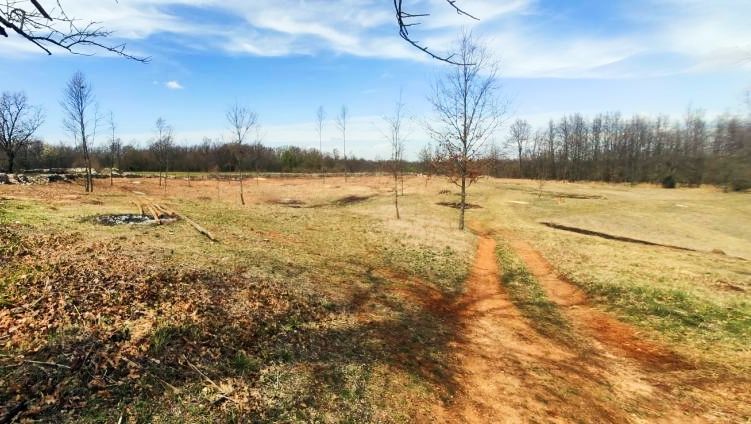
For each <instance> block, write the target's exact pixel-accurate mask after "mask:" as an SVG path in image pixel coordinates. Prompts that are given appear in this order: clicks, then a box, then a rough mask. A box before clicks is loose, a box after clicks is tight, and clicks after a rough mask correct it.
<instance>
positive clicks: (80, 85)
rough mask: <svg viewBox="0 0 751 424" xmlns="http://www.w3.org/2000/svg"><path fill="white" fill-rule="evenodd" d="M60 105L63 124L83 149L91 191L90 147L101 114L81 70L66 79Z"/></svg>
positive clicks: (89, 189) (92, 91)
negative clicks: (62, 113)
mask: <svg viewBox="0 0 751 424" xmlns="http://www.w3.org/2000/svg"><path fill="white" fill-rule="evenodd" d="M61 105H62V107H63V111H64V118H63V125H64V127H65V129H66V130H67V131H68V132H69V133H70V134H71V135H72V136H73V139H74V140H75V141H76V144H79V145H80V146H81V150H82V151H83V160H84V164H85V166H86V185H85V188H86V192H87V193H90V192H93V191H94V180H93V178H92V173H91V153H90V147H91V145H92V144H93V143H94V138H95V137H96V131H97V127H98V125H99V122H100V121H101V115H100V114H99V108H98V106H97V105H96V103H95V97H94V89H93V87H92V86H91V83H89V82H88V81H87V80H86V77H85V76H84V74H83V73H82V72H80V71H79V72H76V73H75V74H73V76H72V77H71V79H70V81H68V84H67V85H66V87H65V92H64V94H63V100H62V102H61Z"/></svg>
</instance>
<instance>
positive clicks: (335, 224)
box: [0, 176, 751, 422]
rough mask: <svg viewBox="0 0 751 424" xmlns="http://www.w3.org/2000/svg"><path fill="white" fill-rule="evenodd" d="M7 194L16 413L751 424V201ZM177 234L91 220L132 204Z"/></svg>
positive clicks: (0, 234)
mask: <svg viewBox="0 0 751 424" xmlns="http://www.w3.org/2000/svg"><path fill="white" fill-rule="evenodd" d="M97 183H98V186H97V188H96V192H95V193H94V194H90V195H84V194H83V190H82V188H81V187H80V186H78V185H75V184H62V183H59V184H49V185H27V186H2V185H0V418H2V417H3V416H6V417H10V418H13V419H31V420H39V421H44V422H49V421H54V422H61V421H62V422H217V421H219V422H269V421H271V422H412V421H417V422H504V421H512V422H515V421H526V422H570V421H576V422H645V421H665V422H745V421H748V420H749V419H751V406H749V405H751V393H749V390H748V387H751V386H750V383H751V381H750V380H751V378H749V377H748V376H749V371H751V352H750V351H749V346H751V225H749V224H750V223H751V221H750V220H749V217H751V195H749V194H743V193H723V192H721V191H719V190H717V189H713V188H698V189H676V190H665V189H659V188H656V187H653V186H628V185H606V184H597V183H591V184H568V183H552V182H548V183H545V184H543V185H542V186H540V185H539V184H538V182H536V181H519V180H493V179H482V180H480V181H479V182H478V183H477V184H476V185H474V186H472V187H471V189H470V198H469V201H470V202H471V203H472V204H475V205H477V206H478V207H477V208H473V209H470V210H469V211H468V212H467V213H468V215H467V216H468V222H469V226H470V228H471V231H466V232H461V231H459V230H456V229H455V227H456V221H457V211H456V210H455V209H452V208H449V207H446V206H442V205H439V204H438V203H440V202H449V203H450V202H454V201H456V199H457V197H456V192H457V190H456V189H455V187H453V186H451V185H449V184H448V183H447V182H445V180H443V179H440V178H433V179H431V180H426V178H424V177H418V176H413V177H408V178H407V179H406V182H405V195H404V196H402V197H400V206H401V207H400V210H401V215H402V219H400V220H396V219H395V217H394V210H393V204H392V201H393V197H392V196H393V192H392V191H391V181H390V180H389V179H388V178H387V177H385V176H384V177H351V178H349V180H348V181H346V182H345V181H344V180H343V179H342V178H328V179H327V180H326V181H325V182H324V181H322V180H320V179H315V178H299V179H294V178H289V179H281V178H268V179H259V180H252V179H249V180H247V181H246V182H245V190H246V193H245V199H246V202H247V204H246V205H245V206H241V205H240V201H239V194H238V189H239V186H238V183H237V182H236V181H216V180H200V181H198V180H194V181H187V180H185V179H171V180H169V182H168V186H167V187H166V189H163V188H161V187H159V186H158V181H157V179H154V178H142V179H118V180H116V181H115V186H114V187H110V186H109V182H108V181H107V182H105V181H103V180H102V181H97ZM143 203H148V204H158V205H160V206H163V207H165V208H167V209H170V210H174V211H177V212H178V213H180V214H181V215H183V216H185V217H188V218H190V219H192V220H193V221H195V222H196V223H198V224H199V225H200V226H202V227H204V228H205V229H206V230H208V231H209V232H211V233H212V234H213V235H214V236H215V237H216V238H217V239H218V242H212V241H211V240H209V239H208V238H207V237H205V236H204V235H203V234H201V233H199V232H198V231H196V229H195V228H194V227H193V226H191V225H189V224H188V223H187V222H186V221H185V220H179V221H177V222H174V223H169V224H167V223H165V224H164V225H136V224H134V225H117V226H105V225H99V224H97V223H95V221H94V217H96V216H98V215H102V214H120V213H137V212H139V208H138V206H137V205H138V204H143ZM543 223H548V224H551V225H553V226H556V227H557V228H553V227H551V226H549V225H544V224H543Z"/></svg>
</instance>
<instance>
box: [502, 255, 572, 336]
mask: <svg viewBox="0 0 751 424" xmlns="http://www.w3.org/2000/svg"><path fill="white" fill-rule="evenodd" d="M496 257H497V259H498V265H499V266H500V268H501V270H502V273H503V275H502V277H501V281H502V283H503V286H504V287H505V288H506V291H507V292H508V294H509V296H510V297H511V301H512V302H513V303H514V305H516V307H517V308H519V310H520V311H521V313H522V315H524V317H525V318H527V320H529V323H530V325H531V326H532V327H533V328H534V329H535V330H536V331H538V332H539V333H540V334H542V335H544V336H546V337H550V338H552V339H555V340H557V341H559V342H562V343H565V344H567V345H574V344H575V342H576V337H575V335H574V333H573V330H572V327H571V324H570V323H569V321H568V320H567V319H566V317H564V316H563V314H562V313H561V311H560V310H559V309H558V306H557V305H556V304H555V303H553V302H552V301H551V300H550V299H548V297H547V296H546V295H545V292H544V291H543V289H542V287H541V286H540V283H539V282H538V281H537V279H535V277H534V276H533V275H532V274H531V273H530V272H529V270H528V269H527V267H526V266H525V265H524V262H522V260H521V259H520V258H519V257H518V256H516V254H514V253H513V251H512V250H511V248H510V247H509V246H507V245H505V244H504V243H498V245H497V247H496Z"/></svg>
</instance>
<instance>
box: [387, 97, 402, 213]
mask: <svg viewBox="0 0 751 424" xmlns="http://www.w3.org/2000/svg"><path fill="white" fill-rule="evenodd" d="M383 120H384V121H386V125H387V127H388V132H387V133H386V138H387V139H388V141H389V145H390V147H391V160H390V168H391V175H392V176H393V177H394V209H395V210H396V219H400V216H399V189H398V183H399V178H400V177H401V171H402V158H403V156H404V128H403V124H404V103H402V100H401V96H399V101H398V102H396V106H395V108H394V114H393V115H391V116H386V117H384V118H383ZM402 194H404V186H403V185H402Z"/></svg>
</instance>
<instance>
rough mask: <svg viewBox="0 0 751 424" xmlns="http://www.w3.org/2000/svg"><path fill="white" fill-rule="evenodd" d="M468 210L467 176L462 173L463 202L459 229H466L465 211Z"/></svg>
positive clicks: (460, 207)
mask: <svg viewBox="0 0 751 424" xmlns="http://www.w3.org/2000/svg"><path fill="white" fill-rule="evenodd" d="M466 208H467V175H466V173H465V172H462V200H461V204H460V205H459V229H460V230H463V229H464V210H465V209H466Z"/></svg>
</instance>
